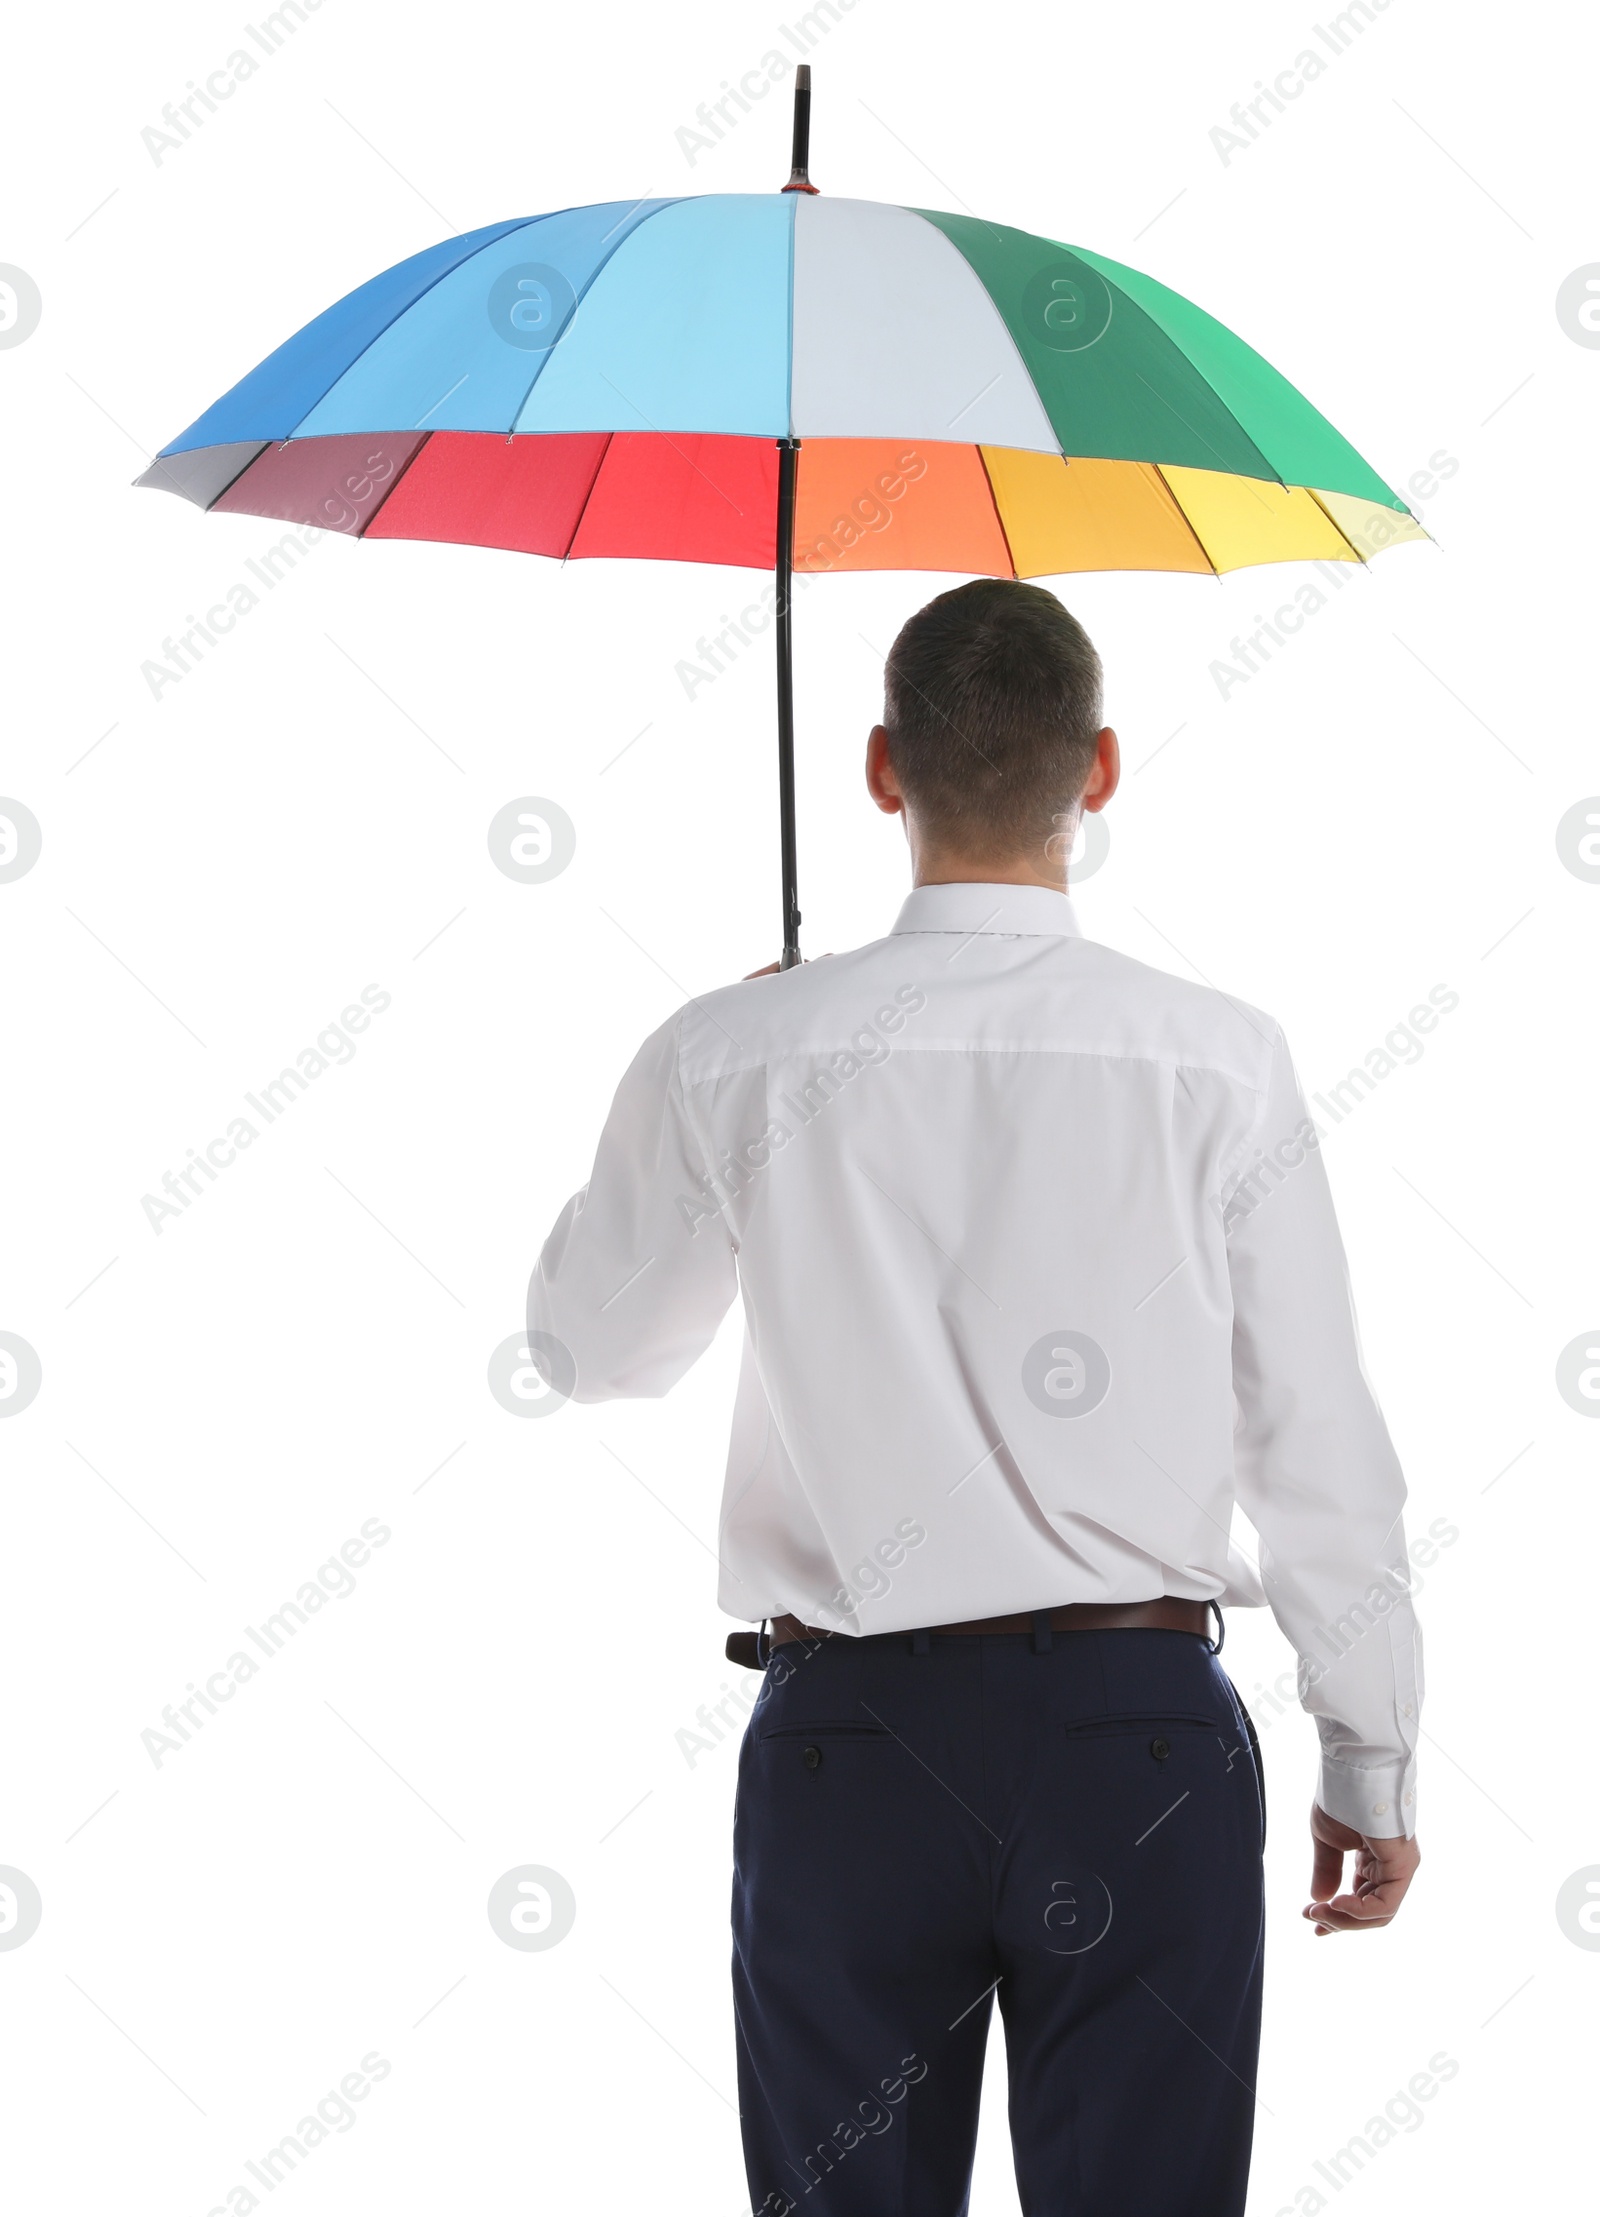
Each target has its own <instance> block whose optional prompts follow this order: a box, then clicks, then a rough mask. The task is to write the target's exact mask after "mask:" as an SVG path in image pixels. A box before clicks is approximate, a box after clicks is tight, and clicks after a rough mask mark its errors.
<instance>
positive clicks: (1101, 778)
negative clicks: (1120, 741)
mask: <svg viewBox="0 0 1600 2217" xmlns="http://www.w3.org/2000/svg"><path fill="white" fill-rule="evenodd" d="M1121 782H1122V750H1121V748H1120V747H1119V746H1118V745H1117V735H1116V733H1115V732H1114V731H1113V730H1112V728H1111V726H1110V725H1109V724H1107V725H1106V727H1105V729H1104V731H1102V732H1101V733H1100V734H1099V736H1098V738H1097V739H1096V740H1095V753H1094V766H1093V768H1092V769H1091V770H1090V772H1089V782H1088V783H1087V784H1086V785H1085V787H1084V789H1083V806H1084V808H1085V809H1086V810H1087V811H1088V813H1089V814H1090V815H1091V816H1097V815H1098V814H1099V813H1100V811H1101V809H1102V808H1104V807H1105V805H1106V802H1107V801H1108V800H1110V798H1111V796H1112V794H1113V793H1114V792H1115V791H1116V789H1117V787H1118V786H1119V785H1120V784H1121Z"/></svg>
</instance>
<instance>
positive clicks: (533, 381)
mask: <svg viewBox="0 0 1600 2217" xmlns="http://www.w3.org/2000/svg"><path fill="white" fill-rule="evenodd" d="M648 197H649V195H648V194H645V195H643V196H642V197H641V198H640V199H638V200H636V201H635V202H634V203H633V206H632V207H631V208H630V209H629V210H628V215H627V216H618V218H617V220H616V222H615V223H614V224H613V225H612V226H611V230H610V231H608V232H607V233H606V236H605V238H604V239H602V240H601V241H600V244H601V245H602V246H604V245H605V243H606V239H609V238H610V237H611V236H612V233H613V232H615V231H618V230H620V229H621V227H622V225H623V224H625V223H626V222H627V220H628V216H631V215H634V214H636V213H637V211H638V210H639V209H640V208H642V207H643V206H644V203H645V200H646V199H647V198H648ZM679 205H680V199H679V197H678V196H677V195H674V197H673V198H672V199H670V200H663V201H662V202H661V204H660V206H659V207H655V208H652V209H651V211H650V215H649V216H641V217H640V219H639V221H638V222H637V223H636V224H635V225H634V227H633V231H642V230H643V229H644V227H645V225H646V224H647V223H648V222H649V221H650V216H658V215H661V214H663V213H664V212H665V211H666V210H667V209H668V208H676V207H678V206H679ZM633 231H630V232H629V233H628V239H631V238H632V237H633ZM628 239H618V240H617V243H616V245H615V246H613V247H612V248H611V249H610V252H609V253H606V254H603V255H602V256H601V258H600V260H599V261H598V262H596V263H595V265H594V268H593V269H592V270H590V272H589V274H588V276H587V277H586V278H585V279H584V281H583V290H582V292H575V293H574V294H573V296H572V314H571V315H570V316H568V318H567V320H566V322H565V323H564V324H563V325H562V326H561V329H560V330H559V331H558V332H557V333H556V335H555V337H554V338H553V339H552V340H551V341H550V344H549V345H548V346H547V347H546V348H545V350H544V352H543V353H542V354H541V355H540V357H539V360H538V363H537V365H536V366H535V368H534V372H533V375H532V376H531V377H530V378H529V379H528V382H527V386H526V388H525V390H524V392H523V395H522V398H521V399H520V400H519V401H518V402H517V405H516V406H515V408H513V409H512V411H511V421H510V423H509V424H508V425H507V426H506V436H507V437H508V438H510V437H511V436H512V435H513V434H514V433H515V431H516V428H517V418H518V417H519V416H520V415H521V414H522V411H523V409H524V408H526V407H527V405H528V402H529V401H530V400H531V399H532V398H533V388H534V386H535V385H537V384H538V382H539V380H540V378H541V377H543V375H544V373H545V371H546V370H547V369H548V368H549V366H550V358H551V356H552V355H553V354H554V353H555V350H556V348H557V347H558V346H559V345H560V344H561V342H562V340H563V339H564V338H565V337H566V335H567V333H568V332H569V331H570V330H571V329H572V325H573V321H574V319H575V318H576V316H577V313H578V310H579V309H580V308H581V307H582V306H583V304H584V302H585V301H586V300H587V299H588V297H589V295H590V293H591V292H592V291H593V290H594V287H595V284H596V282H597V280H598V279H599V278H600V277H601V276H602V275H603V274H604V273H605V271H606V270H608V269H609V268H610V267H611V259H612V256H613V255H614V254H616V253H617V252H618V251H619V250H620V249H621V248H622V247H624V246H626V245H627V243H628Z"/></svg>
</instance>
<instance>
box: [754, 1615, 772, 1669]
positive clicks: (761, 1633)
mask: <svg viewBox="0 0 1600 2217" xmlns="http://www.w3.org/2000/svg"><path fill="white" fill-rule="evenodd" d="M770 1621H771V1619H770V1618H768V1617H763V1618H762V1619H761V1622H760V1624H759V1625H758V1626H757V1628H756V1668H757V1669H758V1670H765V1669H766V1667H767V1664H768V1662H769V1661H770V1660H771V1657H772V1642H771V1640H766V1633H767V1626H768V1624H769V1623H770ZM763 1640H766V1646H765V1648H763V1646H762V1644H761V1643H762V1641H763Z"/></svg>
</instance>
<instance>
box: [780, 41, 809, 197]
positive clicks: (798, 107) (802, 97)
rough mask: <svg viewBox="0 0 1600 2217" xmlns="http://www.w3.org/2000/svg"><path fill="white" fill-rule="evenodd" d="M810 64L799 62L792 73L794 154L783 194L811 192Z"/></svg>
mask: <svg viewBox="0 0 1600 2217" xmlns="http://www.w3.org/2000/svg"><path fill="white" fill-rule="evenodd" d="M810 161H811V64H810V63H809V62H799V63H797V64H796V65H795V73H794V153H793V157H792V166H791V168H790V171H789V182H788V183H787V184H786V185H785V186H784V187H783V190H784V191H785V192H812V193H814V192H815V191H816V189H817V188H816V186H815V185H814V184H813V183H812V182H811V178H810V174H809V166H810Z"/></svg>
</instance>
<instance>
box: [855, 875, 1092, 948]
mask: <svg viewBox="0 0 1600 2217" xmlns="http://www.w3.org/2000/svg"><path fill="white" fill-rule="evenodd" d="M894 929H895V931H897V932H902V931H927V932H964V933H966V934H967V935H968V936H969V937H975V936H976V935H977V934H978V933H979V932H987V933H992V934H993V935H994V936H996V937H997V938H1023V939H1047V938H1061V939H1077V938H1081V937H1082V931H1081V928H1080V926H1079V923H1078V919H1077V916H1076V915H1075V914H1074V912H1073V907H1072V903H1071V901H1070V900H1069V899H1068V898H1067V896H1066V894H1065V893H1056V892H1053V891H1052V890H1051V888H1050V887H1049V886H1048V885H968V884H960V885H919V886H917V887H916V888H915V889H914V890H913V891H912V892H910V893H908V894H907V896H906V899H905V903H904V905H903V906H902V908H901V910H900V913H899V915H898V916H897V917H896V918H895V921H894Z"/></svg>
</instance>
